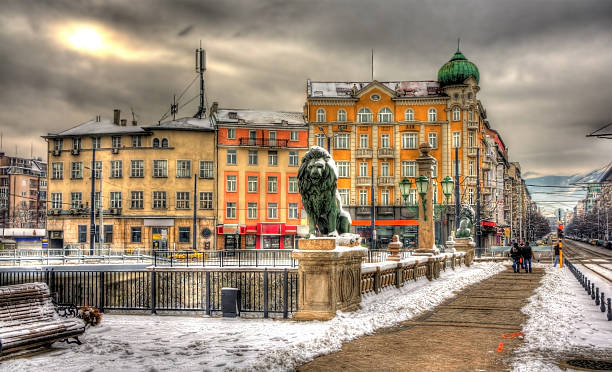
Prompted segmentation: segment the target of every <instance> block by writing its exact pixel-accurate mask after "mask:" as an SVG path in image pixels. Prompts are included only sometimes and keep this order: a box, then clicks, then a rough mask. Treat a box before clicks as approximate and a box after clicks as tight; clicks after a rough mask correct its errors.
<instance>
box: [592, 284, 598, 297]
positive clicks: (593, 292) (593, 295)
mask: <svg viewBox="0 0 612 372" xmlns="http://www.w3.org/2000/svg"><path fill="white" fill-rule="evenodd" d="M597 297H599V287H597ZM594 299H595V284H594V283H593V288H591V300H594Z"/></svg>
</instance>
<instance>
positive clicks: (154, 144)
mask: <svg viewBox="0 0 612 372" xmlns="http://www.w3.org/2000/svg"><path fill="white" fill-rule="evenodd" d="M158 147H159V138H153V148H158Z"/></svg>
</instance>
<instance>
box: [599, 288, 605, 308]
mask: <svg viewBox="0 0 612 372" xmlns="http://www.w3.org/2000/svg"><path fill="white" fill-rule="evenodd" d="M599 302H601V306H600V307H599V310H601V312H602V313H605V312H606V298H605V296H604V293H603V292H601V301H599Z"/></svg>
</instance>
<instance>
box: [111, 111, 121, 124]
mask: <svg viewBox="0 0 612 372" xmlns="http://www.w3.org/2000/svg"><path fill="white" fill-rule="evenodd" d="M120 117H121V110H119V109H114V110H113V123H114V124H115V125H119V118H120Z"/></svg>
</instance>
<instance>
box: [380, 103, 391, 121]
mask: <svg viewBox="0 0 612 372" xmlns="http://www.w3.org/2000/svg"><path fill="white" fill-rule="evenodd" d="M392 120H393V113H392V112H391V109H389V108H387V107H384V108H382V109H380V111H378V121H379V122H381V123H390V122H391V121H392Z"/></svg>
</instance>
